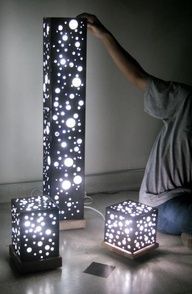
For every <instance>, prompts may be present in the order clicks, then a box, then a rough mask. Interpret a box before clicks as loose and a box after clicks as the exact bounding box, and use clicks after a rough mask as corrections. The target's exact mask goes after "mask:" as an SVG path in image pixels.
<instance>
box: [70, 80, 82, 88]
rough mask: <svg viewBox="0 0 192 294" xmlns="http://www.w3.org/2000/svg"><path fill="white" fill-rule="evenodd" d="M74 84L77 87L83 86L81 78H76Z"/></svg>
mask: <svg viewBox="0 0 192 294" xmlns="http://www.w3.org/2000/svg"><path fill="white" fill-rule="evenodd" d="M72 85H73V86H74V87H76V88H78V87H80V86H81V79H80V78H74V79H73V80H72Z"/></svg>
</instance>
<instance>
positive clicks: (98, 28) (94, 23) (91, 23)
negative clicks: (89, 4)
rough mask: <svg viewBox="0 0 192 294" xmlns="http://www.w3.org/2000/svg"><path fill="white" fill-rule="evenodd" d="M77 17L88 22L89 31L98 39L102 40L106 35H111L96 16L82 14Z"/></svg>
mask: <svg viewBox="0 0 192 294" xmlns="http://www.w3.org/2000/svg"><path fill="white" fill-rule="evenodd" d="M77 17H81V18H85V19H86V20H87V28H88V30H89V31H90V32H91V33H92V34H93V35H94V36H95V37H97V38H98V39H102V38H103V37H104V36H105V34H109V31H108V30H107V29H106V28H105V27H104V25H103V24H102V23H101V22H100V21H99V19H98V18H97V17H96V16H95V15H93V14H89V13H81V14H79V15H78V16H77Z"/></svg>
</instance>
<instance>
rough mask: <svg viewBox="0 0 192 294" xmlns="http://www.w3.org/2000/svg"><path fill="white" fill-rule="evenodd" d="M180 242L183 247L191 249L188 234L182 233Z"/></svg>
mask: <svg viewBox="0 0 192 294" xmlns="http://www.w3.org/2000/svg"><path fill="white" fill-rule="evenodd" d="M181 240H182V243H183V245H184V246H186V247H188V248H189V249H192V234H189V233H182V234H181Z"/></svg>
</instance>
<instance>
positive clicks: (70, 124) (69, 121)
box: [66, 118, 76, 128]
mask: <svg viewBox="0 0 192 294" xmlns="http://www.w3.org/2000/svg"><path fill="white" fill-rule="evenodd" d="M66 125H67V126H68V127H69V128H74V126H75V125H76V121H75V119H74V118H68V119H67V121H66Z"/></svg>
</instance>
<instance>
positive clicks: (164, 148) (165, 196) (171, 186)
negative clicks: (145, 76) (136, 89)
mask: <svg viewBox="0 0 192 294" xmlns="http://www.w3.org/2000/svg"><path fill="white" fill-rule="evenodd" d="M144 108H145V111H146V112H147V113H148V114H150V115H152V116H153V117H155V118H157V119H161V120H162V121H163V127H162V129H161V131H160V133H159V135H158V136H157V138H156V141H155V143H154V145H153V147H152V150H151V153H150V156H149V159H148V162H147V165H146V169H145V174H144V178H143V182H142V184H141V188H140V195H139V200H140V202H142V203H145V204H148V205H151V206H158V205H160V204H162V203H164V202H165V201H167V200H169V199H171V198H173V197H176V196H179V195H182V194H186V193H191V196H192V88H191V87H190V86H187V85H184V84H179V83H176V82H165V81H162V80H159V79H156V78H150V79H149V82H148V87H147V90H146V92H145V95H144Z"/></svg>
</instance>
